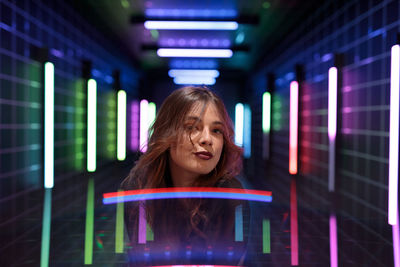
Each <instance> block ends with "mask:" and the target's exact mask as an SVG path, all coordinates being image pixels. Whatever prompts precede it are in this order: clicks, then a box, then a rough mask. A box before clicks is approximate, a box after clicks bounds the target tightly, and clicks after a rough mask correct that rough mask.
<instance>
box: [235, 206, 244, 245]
mask: <svg viewBox="0 0 400 267" xmlns="http://www.w3.org/2000/svg"><path fill="white" fill-rule="evenodd" d="M235 241H236V242H238V241H243V205H238V206H237V207H236V208H235Z"/></svg>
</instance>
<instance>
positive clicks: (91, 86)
mask: <svg viewBox="0 0 400 267" xmlns="http://www.w3.org/2000/svg"><path fill="white" fill-rule="evenodd" d="M96 120H97V85H96V81H95V80H93V79H89V81H88V94H87V171H88V172H94V171H96V142H97V141H96V134H97V133H96V130H97V129H96V127H97V122H96Z"/></svg>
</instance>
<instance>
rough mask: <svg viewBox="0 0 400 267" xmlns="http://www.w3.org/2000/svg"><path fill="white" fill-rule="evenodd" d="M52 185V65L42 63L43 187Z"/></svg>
mask: <svg viewBox="0 0 400 267" xmlns="http://www.w3.org/2000/svg"><path fill="white" fill-rule="evenodd" d="M53 185H54V65H53V63H50V62H46V63H45V64H44V187H45V188H53Z"/></svg>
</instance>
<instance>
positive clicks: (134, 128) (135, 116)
mask: <svg viewBox="0 0 400 267" xmlns="http://www.w3.org/2000/svg"><path fill="white" fill-rule="evenodd" d="M131 149H132V150H133V151H137V150H138V149H139V103H138V102H137V101H132V104H131Z"/></svg>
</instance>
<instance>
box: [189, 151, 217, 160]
mask: <svg viewBox="0 0 400 267" xmlns="http://www.w3.org/2000/svg"><path fill="white" fill-rule="evenodd" d="M194 154H195V155H196V156H197V157H199V158H201V159H204V160H209V159H211V158H212V157H213V155H212V154H211V153H210V152H197V153H194Z"/></svg>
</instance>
